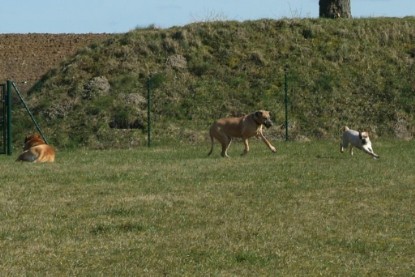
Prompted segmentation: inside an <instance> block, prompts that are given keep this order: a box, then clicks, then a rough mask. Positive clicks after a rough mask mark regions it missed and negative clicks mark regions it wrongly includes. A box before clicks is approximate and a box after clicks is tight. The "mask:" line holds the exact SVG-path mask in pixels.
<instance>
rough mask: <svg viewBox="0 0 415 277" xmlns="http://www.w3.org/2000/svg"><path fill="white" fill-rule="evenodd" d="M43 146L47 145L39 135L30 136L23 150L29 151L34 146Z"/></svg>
mask: <svg viewBox="0 0 415 277" xmlns="http://www.w3.org/2000/svg"><path fill="white" fill-rule="evenodd" d="M41 144H45V141H44V140H43V139H42V138H41V137H40V135H39V134H32V135H28V136H26V138H25V140H24V146H23V150H28V149H30V148H31V147H33V146H36V145H41Z"/></svg>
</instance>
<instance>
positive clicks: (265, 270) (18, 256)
mask: <svg viewBox="0 0 415 277" xmlns="http://www.w3.org/2000/svg"><path fill="white" fill-rule="evenodd" d="M273 143H274V145H275V146H276V147H277V150H278V152H277V153H276V154H273V153H271V152H270V151H269V150H268V149H267V148H266V147H265V146H264V145H263V144H262V143H261V142H259V141H255V140H252V141H251V152H250V153H249V154H248V155H247V156H240V153H241V152H242V149H243V146H242V144H241V143H240V142H234V143H233V144H232V146H231V149H230V151H229V155H230V156H231V158H229V159H223V158H221V157H220V154H219V152H220V150H219V146H218V145H215V149H214V153H213V154H212V155H211V156H210V157H207V152H208V150H209V145H185V144H180V145H170V146H166V145H156V146H154V147H151V148H144V147H143V148H137V149H132V150H105V151H97V150H86V149H84V150H77V151H59V152H58V156H57V162H56V163H54V164H29V163H16V162H14V159H15V158H16V156H17V154H18V153H15V155H14V156H13V157H8V156H5V155H2V156H0V168H1V175H0V220H1V225H0V248H1V251H0V273H1V275H2V276H65V275H66V276H132V275H135V276H305V275H308V276H320V275H323V276H368V275H369V276H414V275H415V210H414V204H413V203H414V199H415V170H414V168H415V159H414V157H415V142H414V141H410V142H405V141H397V140H394V141H392V140H391V141H388V140H385V141H383V140H377V141H376V140H375V141H374V142H373V147H374V150H375V152H376V153H378V154H379V155H380V156H381V158H380V159H378V160H373V159H371V157H369V156H368V155H366V154H363V153H362V152H360V151H357V150H355V155H354V156H353V157H352V156H350V155H348V154H346V153H344V154H341V153H340V152H339V146H338V142H334V141H318V142H307V143H297V142H273Z"/></svg>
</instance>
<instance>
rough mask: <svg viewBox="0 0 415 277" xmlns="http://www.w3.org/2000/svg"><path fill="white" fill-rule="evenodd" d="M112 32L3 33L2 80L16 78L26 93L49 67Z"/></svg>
mask: <svg viewBox="0 0 415 277" xmlns="http://www.w3.org/2000/svg"><path fill="white" fill-rule="evenodd" d="M111 36H112V35H111V34H0V83H4V82H6V80H12V81H14V82H15V83H16V84H17V86H18V88H19V90H20V91H21V92H23V93H25V92H26V91H27V90H29V89H30V88H31V87H32V86H33V85H34V84H35V83H36V82H37V81H38V80H39V79H40V78H41V77H42V76H43V75H44V74H46V73H47V72H48V71H49V70H50V69H52V68H55V67H57V66H58V65H59V64H60V63H61V62H62V61H64V60H65V59H66V58H68V57H70V56H72V55H74V54H75V53H76V52H77V51H78V50H79V49H82V48H83V47H86V46H88V45H91V44H93V43H96V42H97V43H98V42H100V41H103V40H106V39H108V38H110V37H111Z"/></svg>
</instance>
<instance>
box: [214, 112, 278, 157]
mask: <svg viewBox="0 0 415 277" xmlns="http://www.w3.org/2000/svg"><path fill="white" fill-rule="evenodd" d="M262 125H265V127H267V128H269V127H271V126H272V121H271V117H270V114H269V112H268V111H264V110H259V111H256V112H253V113H251V114H248V115H245V116H241V117H227V118H221V119H218V120H216V121H215V122H214V123H213V124H212V126H211V127H210V132H209V133H210V139H211V143H212V144H211V148H210V152H209V154H208V155H210V154H212V151H213V140H214V138H215V139H217V140H218V141H219V142H220V144H221V145H222V153H221V155H222V157H229V156H228V153H227V151H228V149H229V146H230V145H231V142H232V138H242V140H243V142H244V144H245V149H244V152H243V153H242V155H245V154H247V153H248V152H249V145H248V138H250V137H253V136H257V137H258V138H259V137H260V138H261V139H262V140H263V141H264V143H265V144H266V145H267V146H268V148H269V149H270V150H271V151H272V152H276V151H277V150H276V149H275V147H274V146H272V145H271V143H270V142H269V141H268V140H267V139H266V138H265V136H264V134H263V133H262Z"/></svg>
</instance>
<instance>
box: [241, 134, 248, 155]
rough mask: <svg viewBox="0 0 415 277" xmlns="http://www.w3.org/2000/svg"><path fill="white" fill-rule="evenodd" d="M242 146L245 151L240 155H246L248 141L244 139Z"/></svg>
mask: <svg viewBox="0 0 415 277" xmlns="http://www.w3.org/2000/svg"><path fill="white" fill-rule="evenodd" d="M244 145H245V149H244V152H242V154H241V155H246V154H248V152H249V144H248V139H247V138H245V139H244Z"/></svg>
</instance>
